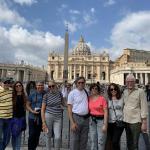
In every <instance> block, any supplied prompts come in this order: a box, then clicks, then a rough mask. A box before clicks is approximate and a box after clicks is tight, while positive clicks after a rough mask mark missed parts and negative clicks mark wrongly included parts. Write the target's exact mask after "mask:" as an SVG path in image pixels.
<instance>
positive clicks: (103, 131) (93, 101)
mask: <svg viewBox="0 0 150 150" xmlns="http://www.w3.org/2000/svg"><path fill="white" fill-rule="evenodd" d="M89 112H90V118H91V119H90V137H91V150H104V149H105V141H106V135H107V119H108V109H107V101H106V100H105V98H104V97H103V96H100V87H99V85H98V84H95V83H94V84H92V85H91V86H90V97H89Z"/></svg>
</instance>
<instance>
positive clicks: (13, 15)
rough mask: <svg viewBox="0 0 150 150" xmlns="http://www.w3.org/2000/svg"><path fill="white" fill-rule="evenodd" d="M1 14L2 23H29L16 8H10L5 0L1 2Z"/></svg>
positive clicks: (0, 21) (0, 20)
mask: <svg viewBox="0 0 150 150" xmlns="http://www.w3.org/2000/svg"><path fill="white" fill-rule="evenodd" d="M0 14H1V15H0V23H6V24H20V25H23V24H28V22H27V21H26V20H25V18H23V17H21V16H20V15H19V14H18V13H17V12H16V11H15V10H11V9H9V8H8V6H7V4H6V3H5V2H4V1H1V2H0Z"/></svg>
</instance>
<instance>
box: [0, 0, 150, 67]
mask: <svg viewBox="0 0 150 150" xmlns="http://www.w3.org/2000/svg"><path fill="white" fill-rule="evenodd" d="M0 14H1V15H0V62H10V63H11V62H19V61H20V60H22V59H23V60H24V61H25V62H26V63H30V64H33V65H41V66H42V65H46V64H47V58H48V53H49V52H50V51H56V52H59V53H63V48H64V33H65V26H66V24H68V29H69V42H70V44H69V49H70V52H71V51H72V49H73V48H74V46H75V45H76V44H77V42H78V40H79V38H80V35H82V36H83V37H84V39H85V41H86V42H87V44H88V45H89V46H90V48H91V51H92V52H94V53H99V54H100V53H102V52H103V51H106V52H108V53H109V54H110V58H111V59H112V60H114V59H115V58H117V57H118V56H119V55H120V54H121V53H122V50H123V49H124V48H133V49H139V50H141V49H142V50H150V42H149V39H150V1H149V0H142V1H141V0H80V1H79V0H78V1H77V0H0Z"/></svg>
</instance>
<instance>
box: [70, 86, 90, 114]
mask: <svg viewBox="0 0 150 150" xmlns="http://www.w3.org/2000/svg"><path fill="white" fill-rule="evenodd" d="M67 104H70V105H72V112H73V113H76V114H78V115H87V114H88V113H89V110H88V97H87V94H86V92H85V90H84V89H83V90H81V91H80V90H78V89H74V90H72V91H71V92H70V93H69V95H68V102H67Z"/></svg>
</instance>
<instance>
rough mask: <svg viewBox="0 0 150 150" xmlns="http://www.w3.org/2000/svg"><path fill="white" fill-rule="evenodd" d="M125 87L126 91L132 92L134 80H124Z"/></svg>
mask: <svg viewBox="0 0 150 150" xmlns="http://www.w3.org/2000/svg"><path fill="white" fill-rule="evenodd" d="M126 85H127V88H128V89H130V90H132V89H133V88H134V86H135V80H134V79H132V78H128V79H127V80H126Z"/></svg>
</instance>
